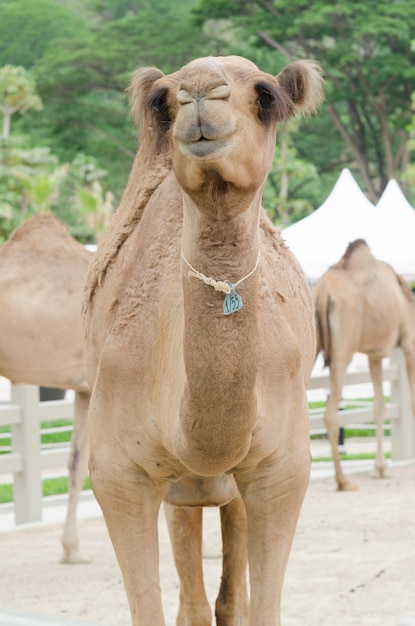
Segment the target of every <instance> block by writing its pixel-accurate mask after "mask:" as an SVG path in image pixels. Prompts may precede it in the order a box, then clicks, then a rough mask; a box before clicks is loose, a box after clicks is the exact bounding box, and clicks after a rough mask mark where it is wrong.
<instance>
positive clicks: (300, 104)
mask: <svg viewBox="0 0 415 626" xmlns="http://www.w3.org/2000/svg"><path fill="white" fill-rule="evenodd" d="M276 79H277V81H278V84H279V85H280V87H281V88H282V89H283V91H284V92H285V93H286V95H287V96H288V98H289V100H290V101H291V103H292V114H295V113H303V114H304V115H306V114H307V113H309V114H311V113H315V111H316V110H317V107H318V105H319V104H320V103H321V102H322V101H323V99H324V92H325V82H324V79H323V78H322V76H321V67H320V65H319V64H318V63H316V62H315V61H310V60H304V61H295V62H294V63H290V64H289V65H287V67H285V68H284V69H283V70H282V71H281V72H280V73H279V74H278V75H277V76H276Z"/></svg>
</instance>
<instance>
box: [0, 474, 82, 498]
mask: <svg viewBox="0 0 415 626" xmlns="http://www.w3.org/2000/svg"><path fill="white" fill-rule="evenodd" d="M88 489H91V481H90V479H89V476H88V477H87V478H86V480H85V483H84V485H83V487H82V491H86V490H88ZM42 493H43V496H57V495H61V494H64V493H68V478H67V477H65V476H61V477H59V478H45V480H43V481H42ZM7 502H13V485H12V484H9V483H7V484H4V485H1V484H0V504H6V503H7Z"/></svg>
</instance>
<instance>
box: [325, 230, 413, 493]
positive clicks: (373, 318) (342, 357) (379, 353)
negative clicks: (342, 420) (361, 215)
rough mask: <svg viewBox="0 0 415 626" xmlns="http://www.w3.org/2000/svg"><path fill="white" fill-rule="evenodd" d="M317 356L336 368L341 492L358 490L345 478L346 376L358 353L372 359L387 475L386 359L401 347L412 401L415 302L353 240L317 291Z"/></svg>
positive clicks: (333, 440)
mask: <svg viewBox="0 0 415 626" xmlns="http://www.w3.org/2000/svg"><path fill="white" fill-rule="evenodd" d="M313 296H314V304H315V313H316V323H317V352H319V351H320V350H321V351H322V352H323V355H324V360H325V363H326V365H328V366H329V367H330V394H329V398H328V401H327V407H326V413H325V417H324V419H325V423H326V427H327V432H328V436H329V440H330V444H331V448H332V454H333V460H334V465H335V470H336V481H337V484H338V488H339V489H340V490H347V489H354V488H355V485H354V484H353V483H351V482H350V481H349V480H348V479H347V478H346V476H345V475H344V473H343V471H342V469H341V466H340V458H339V453H338V437H339V422H338V417H337V410H338V406H339V402H340V399H341V392H342V387H343V381H344V376H345V373H346V370H347V367H348V365H349V363H350V361H351V359H352V356H353V354H354V353H355V352H362V353H365V354H367V355H368V358H369V367H370V371H371V377H372V381H373V385H374V396H375V401H374V418H375V422H376V428H377V443H378V446H377V453H376V462H375V466H376V472H377V475H378V476H380V477H383V476H384V475H385V473H386V461H385V458H384V454H383V427H384V421H385V411H386V407H385V403H384V398H383V389H382V358H384V357H387V356H388V355H389V353H390V351H391V350H392V348H394V347H395V346H401V347H402V349H403V351H404V354H405V359H406V366H407V372H408V379H409V383H410V387H411V392H412V398H413V399H414V398H415V303H414V300H413V297H412V293H411V291H410V289H409V287H408V285H407V284H406V283H405V281H404V279H403V278H402V277H401V276H399V275H397V274H396V273H395V271H394V270H393V269H392V268H391V267H390V266H389V265H388V264H386V263H384V262H382V261H379V260H377V259H376V258H375V257H374V256H373V255H372V254H371V252H370V250H369V248H368V246H367V244H366V242H365V241H364V240H362V239H358V240H356V241H354V242H352V243H351V244H350V245H349V246H348V248H347V250H346V252H345V254H344V255H343V257H342V258H341V259H340V261H339V262H338V263H336V264H335V265H333V266H332V267H330V268H329V270H328V271H327V272H326V273H325V274H324V275H323V276H322V277H321V279H320V280H319V281H318V282H317V284H316V285H315V288H314V293H313ZM413 403H414V402H413Z"/></svg>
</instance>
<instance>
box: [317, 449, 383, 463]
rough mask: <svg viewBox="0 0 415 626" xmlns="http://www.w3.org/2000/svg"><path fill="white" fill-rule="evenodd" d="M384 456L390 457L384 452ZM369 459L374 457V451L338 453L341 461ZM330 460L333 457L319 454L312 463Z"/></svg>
mask: <svg viewBox="0 0 415 626" xmlns="http://www.w3.org/2000/svg"><path fill="white" fill-rule="evenodd" d="M385 457H386V458H387V459H390V458H391V453H390V452H386V453H385ZM371 459H373V460H374V459H375V454H374V452H359V454H341V455H340V460H341V461H370V460H371ZM332 460H333V459H332V457H331V456H319V457H316V458H313V463H321V462H323V461H332Z"/></svg>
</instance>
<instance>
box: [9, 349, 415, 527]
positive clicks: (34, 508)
mask: <svg viewBox="0 0 415 626" xmlns="http://www.w3.org/2000/svg"><path fill="white" fill-rule="evenodd" d="M383 379H384V381H385V382H386V381H389V383H390V389H391V392H390V401H389V403H388V405H387V419H388V420H390V421H391V427H390V430H391V446H392V460H393V461H399V460H404V459H413V458H415V419H414V417H413V415H412V410H411V397H410V392H409V386H408V380H407V376H406V371H405V365H404V358H403V355H402V352H401V350H394V351H393V353H392V355H391V359H390V366H388V367H386V368H385V367H384V368H383ZM370 382H371V379H370V375H369V371H368V370H367V371H361V372H349V373H348V374H347V376H346V381H345V387H348V388H350V386H352V385H360V384H362V383H370ZM328 387H329V384H328V376H326V375H325V376H313V377H312V378H311V380H310V383H309V385H308V389H309V390H316V389H319V390H324V391H325V392H326V393H327V390H328ZM324 391H323V396H324ZM357 397H358V394H357ZM323 414H324V409H318V410H315V409H314V410H311V411H310V432H311V433H313V432H322V431H324V421H323ZM72 418H73V401H72V400H66V399H65V400H56V401H52V402H39V390H38V387H36V386H33V385H12V387H11V401H10V402H8V403H4V402H3V403H0V426H10V429H11V448H10V452H9V453H5V454H0V478H1V477H2V475H3V478H4V475H11V477H12V480H13V498H14V507H15V520H16V524H21V523H26V522H33V521H38V520H41V519H42V472H44V471H45V470H52V469H55V468H58V469H61V468H63V467H66V463H67V459H68V453H69V444H63V445H62V447H57V448H50V447H47V446H42V445H41V443H40V432H41V431H40V424H41V422H48V421H51V420H63V419H72ZM339 418H340V423H341V425H342V426H346V425H349V424H365V423H372V422H373V407H372V405H371V404H369V405H368V406H367V407H366V408H361V407H360V408H355V409H346V410H342V411H340V412H339ZM3 482H4V480H3Z"/></svg>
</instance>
